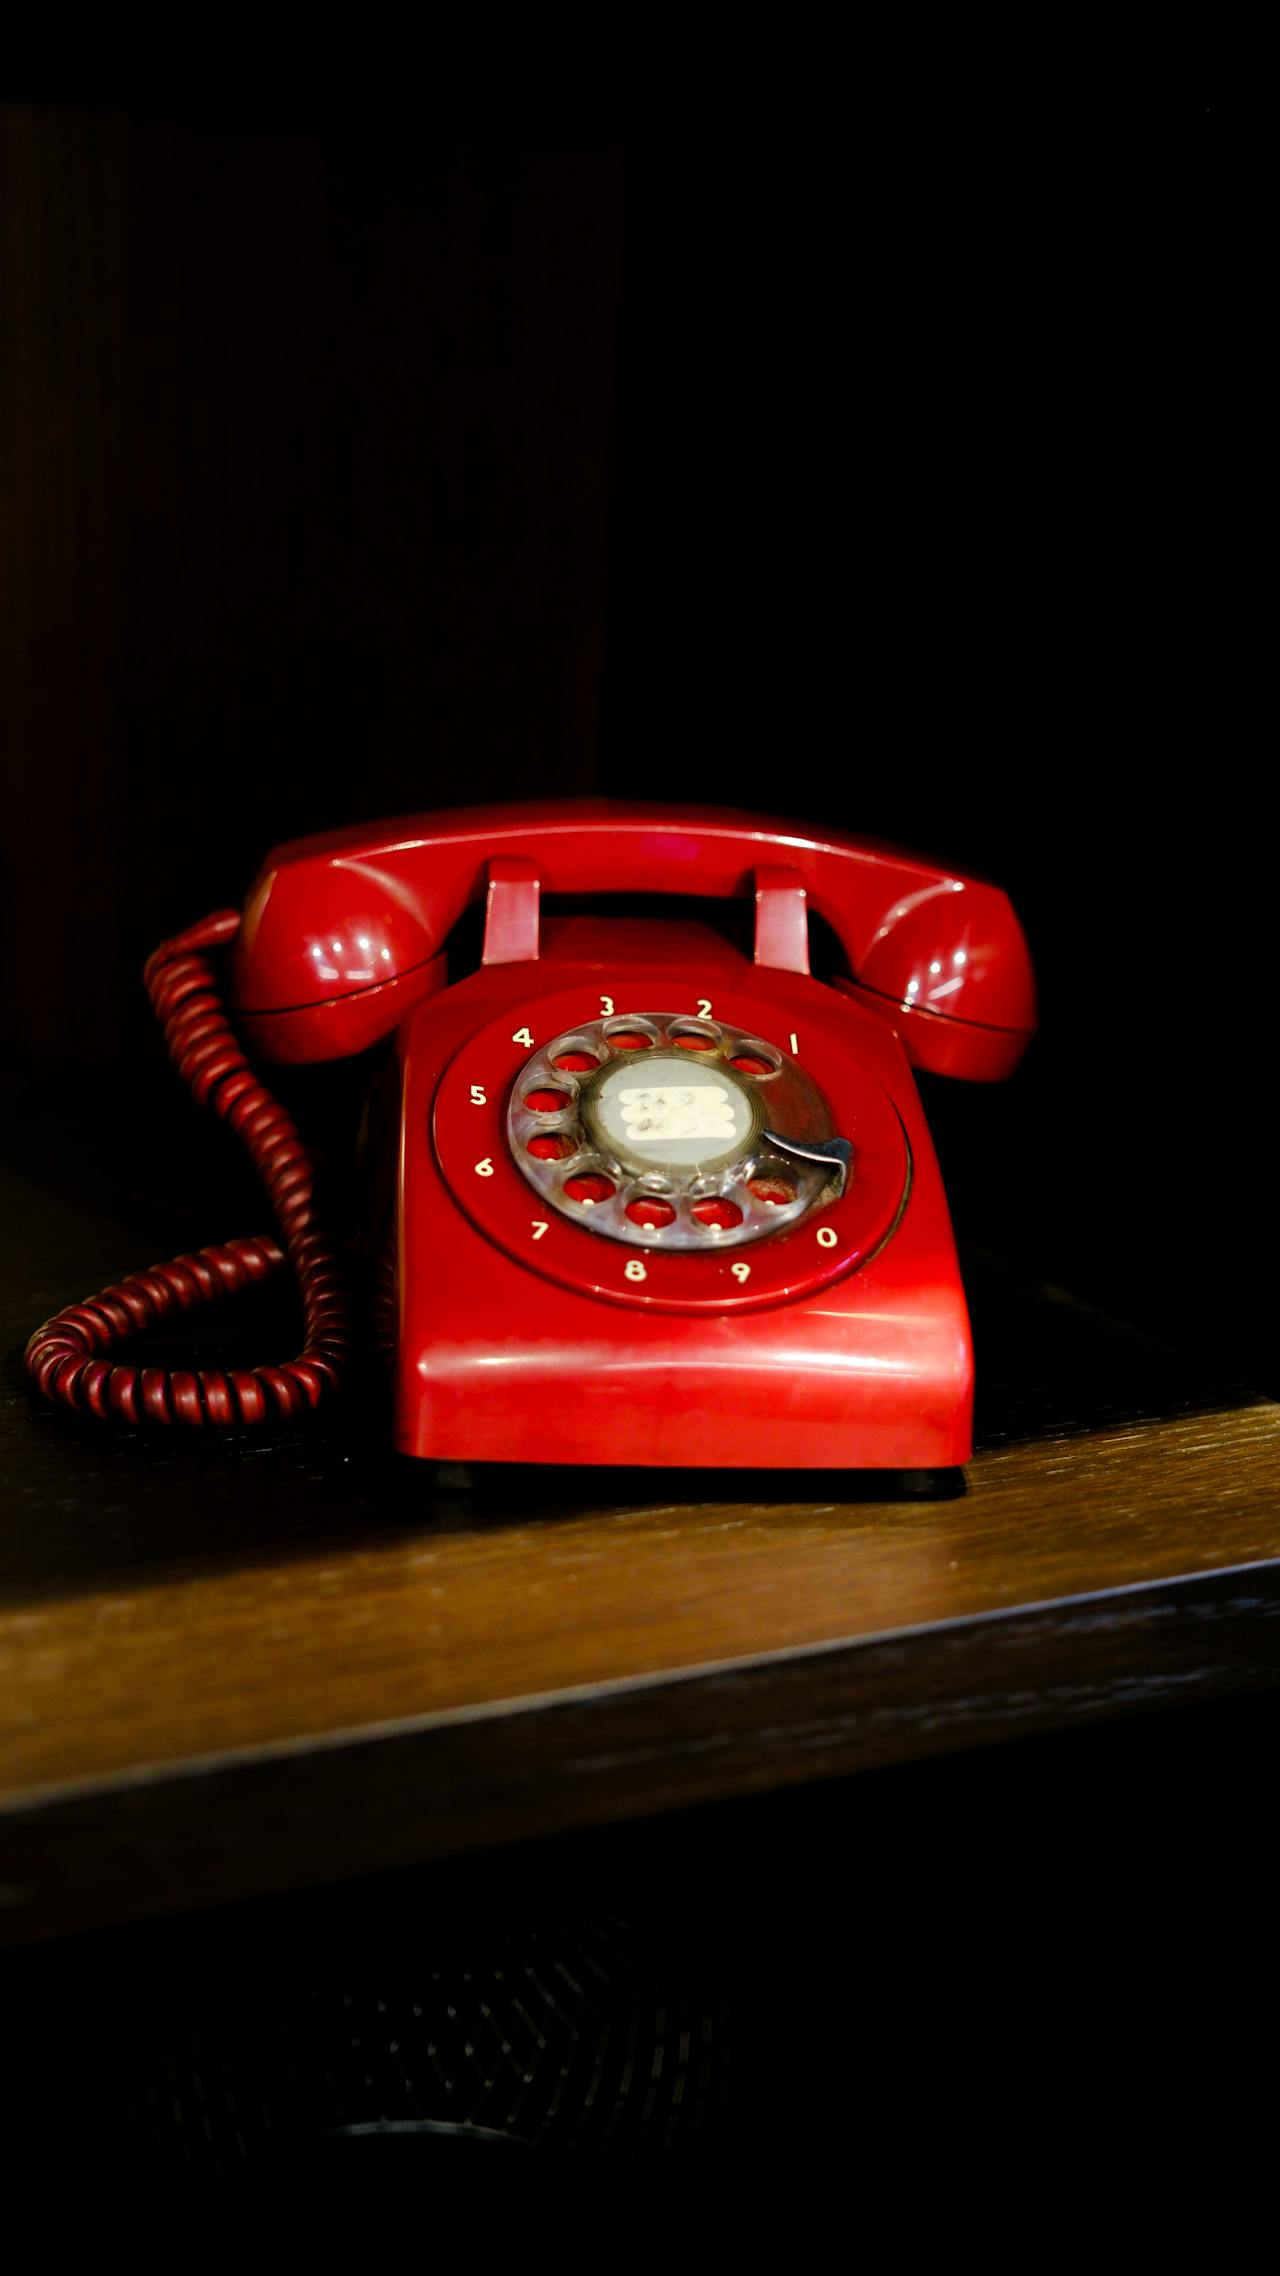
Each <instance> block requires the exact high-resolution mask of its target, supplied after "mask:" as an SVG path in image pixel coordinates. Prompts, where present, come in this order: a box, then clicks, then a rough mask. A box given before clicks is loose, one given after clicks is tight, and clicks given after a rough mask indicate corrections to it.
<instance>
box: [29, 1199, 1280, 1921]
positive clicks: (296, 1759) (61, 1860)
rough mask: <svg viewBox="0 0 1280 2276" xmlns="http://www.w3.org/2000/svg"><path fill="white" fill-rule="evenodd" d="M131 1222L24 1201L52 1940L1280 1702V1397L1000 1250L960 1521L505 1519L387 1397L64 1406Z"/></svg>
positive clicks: (688, 1481)
mask: <svg viewBox="0 0 1280 2276" xmlns="http://www.w3.org/2000/svg"><path fill="white" fill-rule="evenodd" d="M127 1216H128V1211H127V1210H122V1211H120V1212H118V1213H117V1214H116V1215H99V1214H95V1212H94V1211H93V1209H92V1208H90V1207H88V1206H86V1205H85V1202H84V1200H83V1199H81V1200H80V1201H76V1200H73V1199H69V1198H67V1196H66V1195H65V1194H61V1193H59V1194H55V1193H53V1192H52V1191H51V1190H49V1187H48V1182H47V1181H42V1180H41V1178H40V1177H39V1175H38V1173H37V1172H35V1171H34V1169H33V1165H32V1164H30V1163H29V1164H28V1165H27V1168H26V1172H25V1174H19V1173H18V1172H16V1171H13V1170H9V1171H6V1172H5V1173H4V1175H3V1179H2V1180H0V1240H2V1241H3V1253H4V1255H5V1256H6V1258H7V1260H8V1269H7V1272H6V1276H5V1289H4V1299H3V1301H4V1337H3V1341H4V1345H5V1347H6V1362H5V1376H4V1385H3V1454H2V1456H0V1478H2V1479H3V1497H4V1519H3V1526H2V1527H0V1687H2V1694H3V1707H2V1710H0V1731H2V1732H3V1752H2V1755H0V1805H2V1808H3V1821H2V1822H3V1831H2V1832H0V1880H2V1881H3V1898H4V1903H3V1914H2V1916H0V1917H2V1918H3V1922H4V1925H5V1930H6V1933H7V1935H8V1937H9V1938H10V1939H12V1940H21V1939H24V1938H30V1937H33V1936H47V1935H51V1934H55V1933H58V1932H61V1931H63V1930H66V1929H68V1928H78V1927H83V1926H91V1925H95V1924H99V1923H107V1922H111V1921H117V1920H123V1919H128V1918H131V1917H136V1916H138V1915H141V1914H145V1913H147V1912H154V1911H173V1910H178V1909H183V1908H188V1907H192V1906H196V1905H200V1904H204V1903H207V1902H211V1901H214V1900H218V1899H222V1898H227V1897H233V1896H239V1895H245V1894H250V1893H253V1892H265V1891H269V1890H275V1889H283V1888H288V1887H293V1886H300V1885H303V1884H307V1883H317V1882H321V1881H324V1880H332V1879H338V1878H341V1877H343V1876H347V1875H354V1874H360V1873H365V1872H369V1871H372V1870H377V1869H381V1868H386V1867H392V1866H397V1865H401V1864H408V1863H412V1862H415V1861H420V1860H424V1859H428V1858H430V1857H433V1856H442V1855H445V1854H451V1853H452V1854H457V1853H460V1852H462V1851H464V1850H467V1849H472V1848H480V1847H483V1846H486V1845H492V1844H494V1843H498V1842H503V1841H510V1840H514V1839H519V1838H522V1837H524V1836H527V1835H532V1834H535V1833H545V1832H551V1831H556V1830H558V1829H565V1828H570V1827H577V1826H587V1825H590V1824H593V1823H601V1822H603V1821H606V1820H620V1819H623V1818H632V1817H641V1816H644V1815H646V1814H650V1813H654V1812H658V1811H663V1810H666V1809H669V1808H672V1807H678V1806H683V1805H687V1804H691V1803H694V1802H698V1801H702V1800H705V1799H707V1798H710V1797H721V1796H730V1795H742V1794H748V1793H752V1792H758V1791H761V1790H763V1789H766V1788H774V1787H780V1786H783V1785H787V1784H791V1783H795V1782H799V1781H805V1780H816V1779H822V1778H826V1777H829V1776H831V1775H833V1774H838V1773H846V1772H850V1771H855V1770H859V1769H861V1768H863V1767H865V1766H868V1765H874V1764H884V1763H889V1762H893V1761H896V1760H900V1759H905V1758H909V1757H919V1756H922V1755H925V1754H929V1753H934V1752H941V1751H945V1750H955V1749H958V1748H964V1747H970V1746H973V1745H974V1744H977V1743H983V1742H986V1741H990V1740H996V1739H1000V1738H1003V1737H1005V1736H1008V1735H1011V1734H1020V1733H1026V1732H1037V1731H1046V1730H1052V1729H1060V1728H1063V1727H1066V1726H1070V1725H1076V1724H1081V1723H1084V1722H1087V1721H1090V1720H1094V1719H1098V1718H1104V1717H1108V1716H1116V1715H1122V1714H1129V1713H1132V1712H1135V1711H1139V1710H1145V1709H1150V1708H1153V1707H1158V1706H1164V1705H1167V1704H1170V1703H1174V1702H1177V1701H1180V1700H1192V1699H1199V1698H1205V1697H1210V1696H1212V1695H1215V1694H1225V1693H1231V1692H1240V1691H1242V1690H1246V1689H1249V1688H1251V1687H1258V1686H1265V1685H1270V1684H1272V1683H1274V1682H1275V1681H1276V1677H1277V1672H1278V1667H1280V1626H1278V1624H1277V1620H1278V1615H1280V1406H1277V1405H1275V1404H1273V1403H1271V1402H1270V1401H1264V1400H1261V1399H1258V1398H1256V1397H1254V1396H1252V1395H1250V1394H1248V1393H1246V1392H1243V1391H1241V1390H1239V1389H1233V1388H1232V1387H1230V1386H1224V1385H1222V1384H1214V1383H1212V1382H1209V1381H1206V1380H1205V1378H1204V1375H1203V1373H1202V1372H1198V1371H1197V1370H1195V1369H1194V1368H1191V1367H1188V1366H1186V1365H1184V1364H1182V1363H1180V1362H1179V1361H1177V1360H1176V1359H1174V1358H1172V1357H1171V1356H1170V1355H1169V1354H1167V1353H1165V1352H1164V1351H1162V1350H1161V1349H1159V1348H1158V1347H1157V1346H1155V1345H1153V1344H1152V1343H1150V1342H1149V1341H1147V1340H1146V1339H1144V1338H1142V1337H1140V1336H1138V1335H1136V1334H1134V1333H1132V1332H1130V1331H1128V1330H1127V1329H1125V1328H1123V1327H1120V1326H1117V1325H1116V1324H1115V1323H1113V1322H1111V1321H1108V1320H1106V1319H1105V1318H1103V1317H1101V1316H1100V1315H1099V1314H1097V1313H1096V1312H1092V1311H1090V1310H1088V1309H1086V1308H1084V1307H1081V1306H1079V1305H1077V1304H1075V1303H1073V1302H1072V1301H1071V1300H1070V1298H1068V1297H1067V1296H1064V1295H1063V1294H1061V1293H1060V1292H1058V1291H1056V1290H1053V1289H1048V1288H1044V1287H1039V1286H1037V1285H1035V1284H1034V1283H1030V1282H1027V1281H1025V1280H1021V1279H1019V1278H1017V1277H1016V1276H1014V1275H1012V1274H1011V1273H1009V1272H1008V1271H1006V1270H1005V1269H1003V1268H1002V1267H1001V1266H1000V1265H999V1264H998V1263H996V1262H995V1261H993V1260H992V1259H990V1258H988V1257H985V1256H982V1255H980V1254H970V1255H969V1256H968V1257H967V1259H966V1271H967V1277H968V1281H969V1285H970V1294H971V1301H972V1307H973V1314H974V1322H975V1333H976V1338H977V1348H978V1357H979V1371H980V1384H981V1398H980V1416H979V1433H978V1436H979V1450H978V1452H977V1454H976V1456H975V1459H974V1461H973V1463H972V1465H971V1467H970V1469H969V1471H968V1473H967V1491H966V1492H965V1493H964V1494H963V1495H962V1496H960V1497H959V1498H953V1499H950V1500H942V1501H931V1502H903V1501H901V1500H895V1499H892V1498H888V1496H887V1493H886V1489H885V1487H884V1484H883V1482H881V1481H875V1480H871V1481H867V1480H860V1481H858V1480H851V1479H848V1478H844V1477H833V1476H828V1475H823V1476H818V1477H808V1478H803V1477H798V1476H795V1475H783V1476H770V1475H765V1474H751V1475H747V1474H741V1473H737V1474H735V1473H725V1474H724V1475H723V1476H722V1477H721V1478H720V1479H719V1480H718V1481H712V1480H709V1479H708V1478H707V1477H706V1476H705V1474H704V1475H695V1474H691V1473H671V1472H652V1473H639V1472H628V1473H617V1472H613V1473H610V1472H606V1471H601V1472H598V1473H583V1472H579V1473H576V1474H571V1475H558V1474H554V1473H542V1472H539V1473H521V1474H498V1475H496V1476H491V1477H490V1478H488V1479H486V1480H483V1481H482V1482H480V1483H479V1484H478V1485H477V1486H476V1488H475V1489H474V1490H472V1491H469V1492H468V1491H460V1490H457V1488H456V1487H455V1486H453V1485H451V1484H450V1483H449V1482H448V1481H447V1480H445V1481H443V1482H442V1481H440V1480H437V1479H436V1478H435V1477H434V1474H433V1473H431V1472H430V1471H428V1470H427V1469H426V1468H424V1467H423V1466H420V1465H415V1464H412V1463H408V1462H405V1461H403V1460H401V1459H399V1458H396V1457H393V1456H390V1455H388V1454H386V1453H384V1452H383V1451H382V1450H381V1437H380V1427H379V1424H378V1421H377V1418H376V1416H374V1415H372V1414H371V1412H370V1410H369V1407H368V1405H367V1402H366V1403H365V1404H361V1403H360V1402H359V1401H356V1402H355V1403H354V1404H353V1405H352V1406H351V1407H350V1408H349V1409H348V1410H347V1412H346V1413H345V1415H344V1416H342V1417H340V1418H339V1420H338V1421H337V1422H336V1423H335V1424H334V1426H333V1427H332V1428H329V1429H326V1430H325V1431H323V1432H319V1431H317V1432H316V1433H315V1434H313V1435H306V1436H303V1437H301V1438H299V1439H294V1440H273V1441H271V1442H256V1443H255V1442H245V1443H239V1444H237V1443H223V1444H215V1443H206V1442H204V1441H202V1440H196V1439H191V1440H185V1439H168V1438H165V1439H159V1440H157V1439H146V1438H143V1437H140V1436H134V1435H116V1434H113V1433H111V1432H106V1431H101V1430H93V1429H90V1428H88V1427H87V1426H81V1425H79V1424H77V1423H76V1422H75V1421H74V1419H72V1418H64V1417H60V1416H58V1415H57V1414H55V1413H53V1412H52V1411H51V1410H44V1409H41V1408H37V1407H35V1406H34V1405H33V1404H32V1403H31V1401H30V1400H29V1398H28V1396H27V1392H26V1388H25V1385H24V1382H23V1380H22V1377H21V1373H20V1366H19V1353H20V1348H21V1343H22V1340H23V1338H24V1335H25V1333H26V1331H27V1329H28V1328H29V1327H30V1325H31V1324H32V1323H33V1322H34V1321H36V1320H38V1319H40V1318H41V1317H43V1316H44V1315H45V1314H47V1313H48V1312H49V1311H50V1310H52V1309H53V1308H54V1307H55V1305H56V1304H58V1303H61V1302H63V1301H65V1300H67V1299H68V1298H69V1297H70V1296H72V1295H75V1294H79V1293H81V1292H83V1291H84V1290H86V1289H88V1288H90V1287H93V1286H97V1285H101V1284H102V1283H103V1282H105V1281H106V1280H108V1279H110V1278H112V1277H113V1276H115V1275H117V1274H118V1273H120V1272H121V1271H122V1270H124V1269H126V1268H128V1267H129V1266H131V1265H133V1264H135V1263H136V1262H137V1261H138V1257H139V1234H138V1228H137V1226H136V1225H132V1226H131V1225H129V1224H128V1223H126V1222H125V1221H124V1220H125V1218H127ZM155 1246H156V1244H155V1243H153V1244H152V1247H153V1248H154V1247H155ZM142 1252H143V1253H147V1241H146V1239H145V1238H144V1239H143V1242H142ZM206 1332H207V1331H206ZM282 1332H283V1333H285V1334H287V1333H288V1332H289V1331H288V1328H287V1327H284V1328H283V1330H282ZM241 1333H242V1329H241V1328H237V1326H236V1322H235V1321H234V1319H229V1321H228V1327H227V1335H228V1338H229V1339H231V1340H232V1341H233V1342H234V1341H235V1339H236V1337H237V1336H238V1335H240V1334H241ZM251 1333H252V1340H253V1341H254V1342H255V1344H256V1343H258V1342H259V1341H263V1342H265V1340H266V1338H265V1336H264V1335H263V1334H262V1330H261V1324H260V1323H258V1324H252V1323H251ZM241 1349H243V1344H241Z"/></svg>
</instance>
